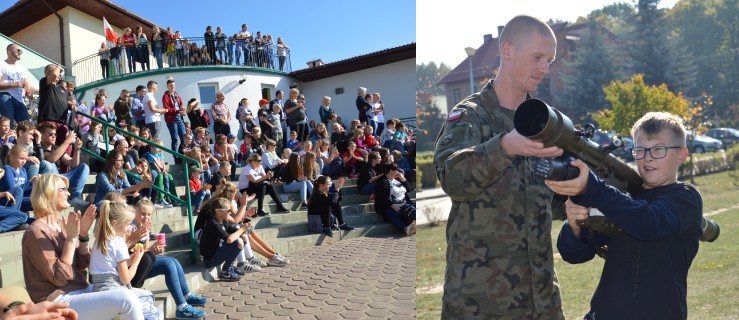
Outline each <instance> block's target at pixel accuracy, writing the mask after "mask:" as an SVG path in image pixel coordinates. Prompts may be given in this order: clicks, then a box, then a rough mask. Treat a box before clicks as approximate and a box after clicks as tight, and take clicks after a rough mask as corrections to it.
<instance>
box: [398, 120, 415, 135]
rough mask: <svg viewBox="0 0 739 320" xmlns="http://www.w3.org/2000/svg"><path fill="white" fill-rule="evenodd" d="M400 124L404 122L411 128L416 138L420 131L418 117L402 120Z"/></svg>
mask: <svg viewBox="0 0 739 320" xmlns="http://www.w3.org/2000/svg"><path fill="white" fill-rule="evenodd" d="M400 122H402V123H403V125H404V126H406V127H408V128H411V129H412V130H413V134H414V136H415V134H416V133H417V131H418V127H416V117H408V118H400Z"/></svg>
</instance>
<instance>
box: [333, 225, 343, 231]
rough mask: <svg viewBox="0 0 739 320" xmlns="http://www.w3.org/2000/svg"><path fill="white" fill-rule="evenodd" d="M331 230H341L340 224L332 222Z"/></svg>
mask: <svg viewBox="0 0 739 320" xmlns="http://www.w3.org/2000/svg"><path fill="white" fill-rule="evenodd" d="M331 230H333V231H339V230H341V229H339V225H338V224H332V225H331Z"/></svg>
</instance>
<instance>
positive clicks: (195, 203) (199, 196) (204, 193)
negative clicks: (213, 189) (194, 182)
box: [190, 190, 210, 211]
mask: <svg viewBox="0 0 739 320" xmlns="http://www.w3.org/2000/svg"><path fill="white" fill-rule="evenodd" d="M190 199H191V202H192V208H193V210H195V211H198V210H199V209H200V205H201V204H203V201H205V200H208V199H210V190H200V191H198V192H193V193H192V195H191V197H190Z"/></svg>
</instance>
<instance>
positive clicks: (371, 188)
mask: <svg viewBox="0 0 739 320" xmlns="http://www.w3.org/2000/svg"><path fill="white" fill-rule="evenodd" d="M359 192H361V193H362V194H373V193H375V183H374V182H370V183H368V184H365V185H364V187H362V189H361V190H359Z"/></svg>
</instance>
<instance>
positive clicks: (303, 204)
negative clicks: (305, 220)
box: [300, 202, 308, 210]
mask: <svg viewBox="0 0 739 320" xmlns="http://www.w3.org/2000/svg"><path fill="white" fill-rule="evenodd" d="M303 209H305V210H308V204H307V203H305V202H303V203H301V204H300V210H303Z"/></svg>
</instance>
